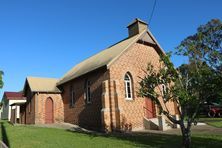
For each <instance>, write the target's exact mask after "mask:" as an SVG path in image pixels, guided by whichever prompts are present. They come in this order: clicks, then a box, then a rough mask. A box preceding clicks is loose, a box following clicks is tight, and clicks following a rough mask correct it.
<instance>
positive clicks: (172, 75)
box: [138, 20, 222, 148]
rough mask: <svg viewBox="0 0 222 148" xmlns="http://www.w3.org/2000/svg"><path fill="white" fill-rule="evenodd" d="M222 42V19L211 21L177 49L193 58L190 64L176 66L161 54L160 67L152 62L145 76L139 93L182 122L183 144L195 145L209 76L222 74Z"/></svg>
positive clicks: (186, 145)
mask: <svg viewBox="0 0 222 148" xmlns="http://www.w3.org/2000/svg"><path fill="white" fill-rule="evenodd" d="M221 41H222V25H221V21H219V20H211V21H210V22H208V23H207V24H206V25H202V26H200V27H199V28H198V29H197V33H196V34H194V35H192V36H189V37H187V38H186V39H185V40H183V41H182V42H181V44H180V45H179V46H178V47H177V48H176V49H177V52H176V54H177V55H183V56H187V57H188V58H189V64H188V65H183V66H181V67H180V68H178V69H176V68H175V67H174V65H173V63H172V62H171V61H170V56H169V55H161V57H160V63H159V67H158V68H154V67H153V65H151V64H148V67H147V70H146V71H145V76H144V77H142V78H141V81H140V82H139V84H140V88H139V91H138V94H139V96H141V97H145V98H150V99H151V100H152V101H154V102H155V103H156V105H157V106H158V108H159V111H160V113H162V114H163V115H165V116H166V117H167V118H168V119H169V120H170V121H171V122H172V123H174V124H179V125H180V128H181V133H182V138H183V147H186V148H189V147H190V146H191V126H192V123H193V122H194V121H195V118H196V117H197V114H198V111H199V107H200V104H202V103H203V102H204V101H205V100H206V98H207V97H206V96H205V91H204V90H205V89H206V88H208V87H209V88H211V87H212V85H209V86H204V85H205V84H206V78H208V79H209V78H210V76H212V74H216V75H221V67H222V66H221V65H222V62H221V60H222V50H221ZM209 67H211V68H212V69H213V71H211V70H209ZM219 78H221V77H219ZM162 86H164V87H162ZM162 88H164V89H162ZM170 102H175V103H176V106H177V111H178V114H179V119H178V120H177V119H175V118H174V116H173V115H172V114H171V113H170V112H169V109H168V107H167V104H168V103H170ZM185 119H186V120H185Z"/></svg>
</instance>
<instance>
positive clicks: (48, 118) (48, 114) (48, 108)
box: [45, 98, 54, 124]
mask: <svg viewBox="0 0 222 148" xmlns="http://www.w3.org/2000/svg"><path fill="white" fill-rule="evenodd" d="M53 114H54V110H53V101H52V98H47V99H46V102H45V123H47V124H50V123H53V122H54V116H53Z"/></svg>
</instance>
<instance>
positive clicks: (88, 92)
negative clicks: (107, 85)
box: [84, 79, 92, 104]
mask: <svg viewBox="0 0 222 148" xmlns="http://www.w3.org/2000/svg"><path fill="white" fill-rule="evenodd" d="M90 85H91V83H90V81H89V80H87V79H86V80H85V93H84V97H85V100H86V103H88V104H89V103H91V102H92V98H91V90H90Z"/></svg>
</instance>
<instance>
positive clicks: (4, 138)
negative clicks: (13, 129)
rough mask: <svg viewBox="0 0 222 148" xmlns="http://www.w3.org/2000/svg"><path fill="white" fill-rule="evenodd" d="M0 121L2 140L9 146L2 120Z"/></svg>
mask: <svg viewBox="0 0 222 148" xmlns="http://www.w3.org/2000/svg"><path fill="white" fill-rule="evenodd" d="M0 123H1V134H2V141H3V142H4V143H5V144H6V145H7V146H8V147H10V142H9V139H8V136H7V132H6V129H5V126H4V122H0Z"/></svg>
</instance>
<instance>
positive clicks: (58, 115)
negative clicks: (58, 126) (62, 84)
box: [35, 93, 64, 124]
mask: <svg viewBox="0 0 222 148" xmlns="http://www.w3.org/2000/svg"><path fill="white" fill-rule="evenodd" d="M35 96H36V102H35V123H40V124H44V123H45V103H46V99H47V98H51V99H52V100H53V117H54V123H59V122H63V121H64V105H63V102H62V98H61V94H52V93H39V94H36V95H35Z"/></svg>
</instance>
